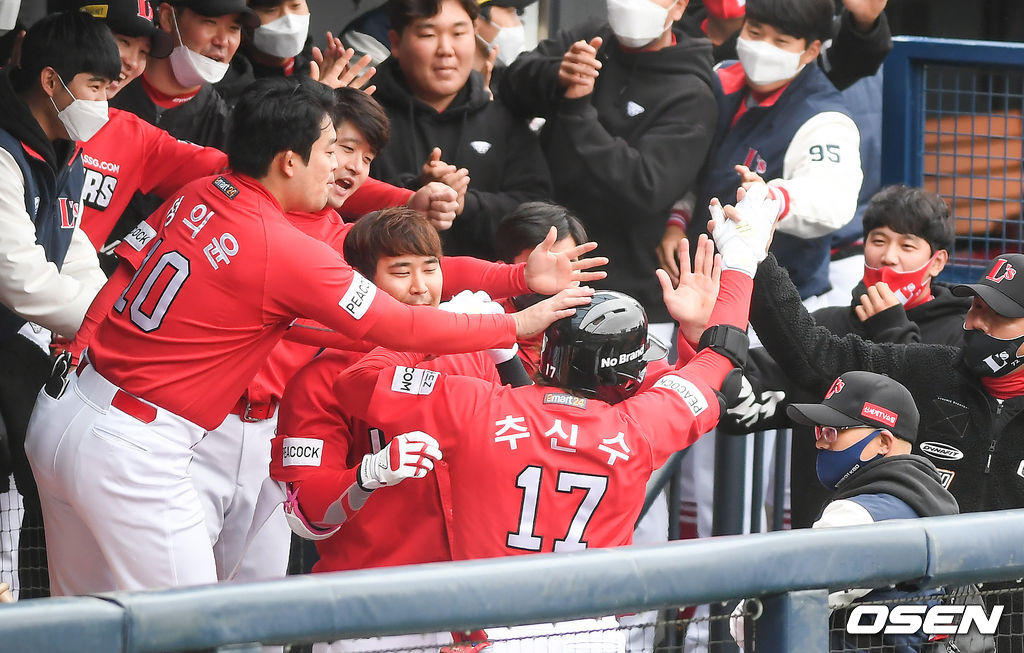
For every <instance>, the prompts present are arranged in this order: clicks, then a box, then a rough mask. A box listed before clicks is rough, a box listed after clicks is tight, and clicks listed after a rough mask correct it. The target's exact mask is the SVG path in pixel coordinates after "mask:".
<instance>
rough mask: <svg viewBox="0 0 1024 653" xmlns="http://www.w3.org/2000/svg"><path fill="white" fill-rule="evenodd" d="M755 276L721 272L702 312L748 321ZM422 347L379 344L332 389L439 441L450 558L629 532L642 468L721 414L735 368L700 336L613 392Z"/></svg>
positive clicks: (344, 402)
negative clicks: (433, 360)
mask: <svg viewBox="0 0 1024 653" xmlns="http://www.w3.org/2000/svg"><path fill="white" fill-rule="evenodd" d="M752 285H753V284H752V279H751V278H750V277H747V276H746V275H744V274H742V273H738V272H734V271H725V272H724V273H723V274H722V285H721V289H720V292H719V298H718V302H717V303H716V306H715V309H714V311H713V313H712V316H711V322H710V323H711V324H731V325H734V326H739V327H745V326H746V321H747V312H748V309H749V303H750V291H751V288H752ZM421 359H422V357H420V356H416V355H411V354H403V353H399V352H395V351H389V350H386V349H381V348H378V349H376V350H374V351H373V352H371V353H370V354H367V355H366V356H364V357H363V358H362V359H360V360H359V361H358V362H356V363H354V364H353V365H352V366H350V367H349V368H348V369H347V370H346V371H344V372H342V373H341V374H340V375H339V376H338V378H337V380H336V381H335V384H334V394H335V397H336V400H337V402H338V403H339V404H340V408H341V410H342V411H343V412H345V413H347V414H350V415H357V416H359V417H361V418H363V419H365V420H366V421H367V422H369V423H371V424H374V425H376V426H377V427H378V428H381V429H383V430H384V431H386V432H388V433H393V434H401V433H405V432H408V431H414V430H419V431H424V432H426V433H428V434H430V435H432V436H434V437H435V438H436V439H437V441H438V442H439V443H440V447H441V451H442V453H443V456H444V461H445V462H446V464H447V466H448V474H449V476H450V485H451V488H452V491H453V495H452V501H453V508H454V515H455V518H454V520H453V521H452V525H453V527H452V529H451V532H450V539H449V543H450V546H451V550H452V557H453V558H454V559H456V560H458V559H471V558H485V557H495V556H505V555H517V554H524V553H538V552H552V551H554V552H561V551H575V550H579V549H584V548H588V547H608V546H619V545H624V544H629V543H630V542H631V541H632V537H633V527H634V525H635V522H636V519H637V517H638V516H639V513H640V509H641V508H642V507H643V501H644V492H645V486H646V481H647V479H648V478H649V477H650V475H651V473H652V472H653V471H654V470H655V469H657V468H659V467H661V466H662V465H663V464H664V463H665V461H666V460H668V457H669V456H670V455H671V454H672V453H673V452H674V451H678V450H680V449H684V448H686V447H687V446H689V445H690V444H692V443H693V442H694V441H696V440H697V438H699V437H700V436H701V434H703V433H705V432H707V431H708V430H710V429H711V428H712V427H713V426H714V425H715V424H716V423H717V421H718V416H719V404H718V400H717V396H716V394H715V390H714V389H715V388H720V387H721V384H722V382H723V380H724V379H725V376H726V375H727V374H728V372H729V371H730V370H731V369H732V363H730V362H729V361H728V360H727V359H726V358H725V357H723V356H721V355H720V354H718V353H716V352H714V351H713V350H709V349H705V350H703V351H701V352H700V353H698V354H697V355H696V356H695V357H694V358H693V359H692V360H690V361H689V362H688V363H686V365H685V366H683V367H681V368H677V369H665V368H663V370H664V372H665V373H664V374H662V375H661V376H659V377H657V378H653V375H652V378H651V379H650V380H649V381H648V382H647V383H646V384H645V385H646V386H647V387H646V388H645V389H642V390H641V391H640V392H638V393H637V394H636V395H634V396H632V397H630V398H629V399H626V400H625V401H622V402H620V403H618V404H614V405H612V404H607V403H605V402H602V401H599V400H596V399H585V398H582V397H577V396H574V395H572V394H568V393H566V392H564V391H562V390H560V389H557V388H553V387H549V386H527V387H520V388H511V387H502V386H497V385H495V384H493V383H488V382H486V381H482V380H480V379H473V378H468V377H464V376H452V375H448V374H444V373H440V372H437V371H432V370H428V369H424V368H423V367H422V366H416V363H417V361H419V360H421ZM409 482H414V480H407V481H405V482H404V483H403V485H404V484H405V483H409ZM388 489H390V488H382V489H381V490H377V492H381V491H382V490H384V491H386V490H388ZM396 518H397V515H396Z"/></svg>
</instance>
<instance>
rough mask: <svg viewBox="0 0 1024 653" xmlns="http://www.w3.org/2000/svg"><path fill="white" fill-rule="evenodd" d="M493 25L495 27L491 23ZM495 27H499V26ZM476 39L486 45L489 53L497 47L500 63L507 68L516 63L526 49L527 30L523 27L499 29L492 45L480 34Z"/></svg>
mask: <svg viewBox="0 0 1024 653" xmlns="http://www.w3.org/2000/svg"><path fill="white" fill-rule="evenodd" d="M491 25H494V23H491ZM494 26H495V27H498V26H497V25H494ZM476 37H477V38H478V39H480V42H481V43H483V44H484V47H486V48H487V51H488V52H490V51H491V50H493V49H494V48H495V47H497V48H498V61H499V62H500V63H502V64H503V65H506V66H508V65H510V64H511V63H512V62H513V61H515V60H516V57H518V56H519V55H520V54H521V53H522V52H523V50H525V49H526V28H525V27H523V26H522V25H517V26H515V27H498V34H497V35H496V36H495V37H494V40H493V41H491V42H490V43H488V42H487V41H485V40H484V37H482V36H480V35H479V34H477V35H476Z"/></svg>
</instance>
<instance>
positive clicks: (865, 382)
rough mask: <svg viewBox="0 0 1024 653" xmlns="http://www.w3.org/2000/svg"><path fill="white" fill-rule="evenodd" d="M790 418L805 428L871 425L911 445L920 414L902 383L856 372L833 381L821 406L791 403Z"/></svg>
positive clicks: (882, 376)
mask: <svg viewBox="0 0 1024 653" xmlns="http://www.w3.org/2000/svg"><path fill="white" fill-rule="evenodd" d="M786 414H787V415H789V417H790V419H792V420H793V421H795V422H799V423H800V424H806V425H808V426H836V427H844V426H845V427H849V426H861V425H863V426H874V427H877V428H882V429H886V430H887V431H889V432H891V433H892V434H893V435H895V436H897V437H898V438H901V439H903V440H906V441H907V442H914V441H916V440H917V425H918V423H919V422H920V420H921V415H920V413H918V411H917V404H916V403H915V402H914V397H913V396H912V395H911V394H910V390H907V389H906V388H905V387H904V386H903V384H901V383H898V382H897V381H893V380H892V379H890V378H889V377H887V376H885V375H883V374H875V373H874V372H864V371H860V370H856V371H853V372H846V373H844V374H842V375H840V377H839V378H838V379H836V380H835V381H833V382H832V386H831V387H830V388H829V389H828V392H827V393H825V399H824V400H823V401H822V402H821V403H820V404H792V405H790V406H788V407H787V408H786Z"/></svg>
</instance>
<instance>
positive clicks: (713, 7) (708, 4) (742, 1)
mask: <svg viewBox="0 0 1024 653" xmlns="http://www.w3.org/2000/svg"><path fill="white" fill-rule="evenodd" d="M704 7H705V8H707V10H708V14H709V15H711V16H713V17H714V18H717V19H719V20H726V19H729V18H740V17H742V16H743V15H744V14H745V13H746V10H747V0H704Z"/></svg>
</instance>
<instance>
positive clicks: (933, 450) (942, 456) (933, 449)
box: [918, 442, 964, 460]
mask: <svg viewBox="0 0 1024 653" xmlns="http://www.w3.org/2000/svg"><path fill="white" fill-rule="evenodd" d="M918 446H919V447H920V449H921V451H923V452H924V453H925V454H927V455H929V456H931V457H932V458H938V459H939V460H960V459H962V458H963V457H964V452H963V451H960V450H959V449H957V448H956V447H951V446H949V445H948V444H942V443H941V442H922V443H921V444H920V445H918Z"/></svg>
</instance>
